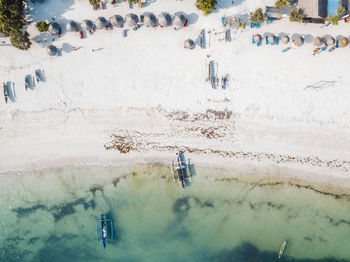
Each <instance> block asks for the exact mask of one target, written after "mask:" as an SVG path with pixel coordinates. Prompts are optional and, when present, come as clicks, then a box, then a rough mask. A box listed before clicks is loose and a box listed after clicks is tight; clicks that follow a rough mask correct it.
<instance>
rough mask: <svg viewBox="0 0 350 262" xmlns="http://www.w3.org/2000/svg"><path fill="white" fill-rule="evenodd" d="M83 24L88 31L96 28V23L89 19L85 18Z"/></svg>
mask: <svg viewBox="0 0 350 262" xmlns="http://www.w3.org/2000/svg"><path fill="white" fill-rule="evenodd" d="M81 26H82V27H83V28H84V29H86V30H88V31H90V30H94V29H95V25H94V23H93V22H92V21H90V20H88V19H85V20H83V21H82V22H81Z"/></svg>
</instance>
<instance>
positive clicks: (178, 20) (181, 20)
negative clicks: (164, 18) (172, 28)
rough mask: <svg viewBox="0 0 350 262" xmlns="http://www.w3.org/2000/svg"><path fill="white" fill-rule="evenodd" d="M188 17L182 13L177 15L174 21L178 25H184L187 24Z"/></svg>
mask: <svg viewBox="0 0 350 262" xmlns="http://www.w3.org/2000/svg"><path fill="white" fill-rule="evenodd" d="M186 20H187V19H186V17H185V16H184V15H182V14H179V15H175V17H174V20H173V23H174V25H176V26H184V25H185V24H186Z"/></svg>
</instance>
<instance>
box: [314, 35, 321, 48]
mask: <svg viewBox="0 0 350 262" xmlns="http://www.w3.org/2000/svg"><path fill="white" fill-rule="evenodd" d="M312 43H313V44H314V45H315V46H318V47H319V46H322V45H323V44H324V39H323V38H322V37H319V36H317V37H315V38H314V39H313V40H312Z"/></svg>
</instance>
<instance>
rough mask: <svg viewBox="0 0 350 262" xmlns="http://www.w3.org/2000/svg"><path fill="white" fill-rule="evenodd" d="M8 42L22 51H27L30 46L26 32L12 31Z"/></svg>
mask: <svg viewBox="0 0 350 262" xmlns="http://www.w3.org/2000/svg"><path fill="white" fill-rule="evenodd" d="M10 41H11V44H12V45H13V46H14V47H16V48H18V49H22V50H27V49H29V48H30V46H31V44H32V43H31V42H30V40H29V34H28V32H22V31H20V30H12V31H11V32H10Z"/></svg>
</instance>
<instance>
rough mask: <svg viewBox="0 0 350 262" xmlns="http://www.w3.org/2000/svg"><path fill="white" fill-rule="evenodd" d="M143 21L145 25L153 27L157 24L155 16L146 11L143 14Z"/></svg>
mask: <svg viewBox="0 0 350 262" xmlns="http://www.w3.org/2000/svg"><path fill="white" fill-rule="evenodd" d="M144 23H145V25H146V26H151V27H155V26H156V25H157V18H156V16H155V15H154V14H152V13H148V14H146V15H145V18H144Z"/></svg>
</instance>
